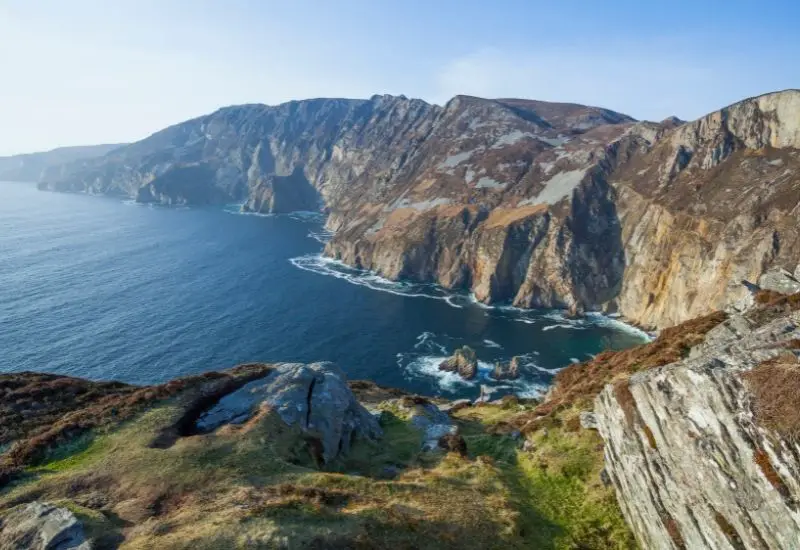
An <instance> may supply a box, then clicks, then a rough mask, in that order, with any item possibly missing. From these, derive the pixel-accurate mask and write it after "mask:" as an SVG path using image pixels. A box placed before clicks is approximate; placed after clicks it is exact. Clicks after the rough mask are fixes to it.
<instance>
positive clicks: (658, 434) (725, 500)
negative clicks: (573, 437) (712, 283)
mask: <svg viewBox="0 0 800 550" xmlns="http://www.w3.org/2000/svg"><path fill="white" fill-rule="evenodd" d="M799 325H800V313H798V312H794V313H791V314H789V315H786V316H783V317H780V318H779V319H777V320H773V321H771V322H769V323H767V324H765V325H763V326H760V327H753V326H752V321H749V320H748V319H746V318H744V317H734V318H732V319H731V320H729V321H728V322H726V323H725V324H723V325H719V326H718V327H717V328H715V329H713V330H712V331H711V332H710V333H709V334H708V336H707V338H706V343H705V344H703V345H701V346H699V347H698V348H696V349H695V350H694V353H693V354H692V357H691V358H687V359H685V360H683V361H680V362H678V363H674V364H671V365H668V366H665V367H661V368H657V369H653V370H650V371H644V372H640V373H637V374H634V375H633V376H632V377H631V378H630V381H629V382H628V381H621V382H617V383H616V384H614V385H611V386H607V387H606V389H605V390H604V391H603V392H602V394H601V395H600V396H599V397H598V398H597V400H596V413H597V423H598V428H599V430H600V433H601V435H602V437H603V439H604V441H605V460H606V467H607V472H608V474H609V476H610V478H611V480H612V482H613V484H614V486H615V488H616V491H617V495H618V500H619V503H620V506H621V507H622V510H623V513H624V515H625V517H626V518H627V521H628V523H629V525H630V526H631V528H632V529H633V531H634V533H635V535H636V537H637V538H638V539H639V541H640V543H641V544H642V545H643V547H644V548H659V549H661V548H665V549H667V548H668V549H682V548H689V549H693V548H710V549H720V550H722V549H726V550H727V549H730V548H734V549H737V550H738V549H744V548H756V549H786V550H790V549H795V548H799V547H800V511H798V501H800V446H798V444H797V441H796V440H794V439H791V438H787V437H783V436H782V435H781V434H779V433H777V432H776V431H774V430H771V429H769V428H768V427H765V426H763V425H760V424H759V422H758V418H757V417H756V415H754V408H755V406H754V396H753V393H752V392H751V391H750V390H752V388H748V384H747V382H746V377H747V373H748V372H753V371H754V369H757V368H759V366H760V365H764V364H765V362H767V363H766V364H770V363H769V362H770V361H772V362H774V361H776V358H777V360H784V359H781V358H785V361H786V362H787V363H788V366H787V368H790V369H797V374H798V375H800V365H797V363H796V361H797V360H796V358H795V357H794V356H793V355H794V353H796V352H795V351H794V350H795V348H796V343H797V342H798V338H800V328H798V326H799ZM794 365H796V366H794ZM792 372H794V370H792ZM786 391H787V392H789V394H790V395H786V394H785V395H784V397H783V399H793V400H794V402H795V407H796V404H797V401H798V398H797V392H796V391H794V390H792V389H791V388H786ZM792 392H793V393H792ZM768 405H769V406H776V405H780V403H776V402H773V403H769V404H768Z"/></svg>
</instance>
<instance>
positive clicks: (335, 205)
mask: <svg viewBox="0 0 800 550" xmlns="http://www.w3.org/2000/svg"><path fill="white" fill-rule="evenodd" d="M798 155H800V92H798V91H797V90H786V91H783V92H776V93H772V94H765V95H763V96H759V97H756V98H750V99H746V100H743V101H741V102H739V103H736V104H734V105H731V106H729V107H726V108H724V109H721V110H719V111H716V112H714V113H711V114H709V115H707V116H705V117H702V118H700V119H698V120H696V121H694V122H689V123H684V122H683V121H682V120H680V119H678V118H676V117H670V118H667V119H665V120H664V121H662V122H660V123H654V122H637V121H636V120H634V119H633V118H631V117H629V116H627V115H624V114H621V113H618V112H615V111H611V110H609V109H604V108H598V107H590V106H584V105H577V104H570V103H550V102H543V101H534V100H525V99H497V100H492V99H483V98H479V97H472V96H456V97H454V98H453V99H451V100H450V101H449V102H447V104H446V105H444V106H441V107H440V106H437V105H431V104H428V103H426V102H424V101H422V100H419V99H408V98H406V97H404V96H389V95H383V96H378V95H376V96H373V97H371V98H369V99H312V100H304V101H292V102H288V103H284V104H281V105H277V106H266V105H242V106H233V107H226V108H223V109H220V110H218V111H216V112H214V113H212V114H209V115H206V116H203V117H199V118H196V119H192V120H189V121H186V122H183V123H181V124H177V125H175V126H171V127H169V128H166V129H164V130H161V131H160V132H157V133H156V134H153V135H152V136H150V137H148V138H146V139H144V140H142V141H139V142H136V143H133V144H130V145H127V146H124V147H121V148H119V149H116V150H113V151H111V152H110V153H108V154H107V155H105V156H103V157H101V158H94V159H85V160H81V161H77V162H74V163H72V164H70V165H64V166H62V167H61V168H60V169H59V170H58V171H57V172H50V173H48V175H47V176H46V177H45V178H44V179H43V182H42V183H41V184H40V187H41V188H43V189H50V190H56V191H69V192H84V193H92V194H111V195H118V196H125V197H132V198H135V199H136V200H138V201H140V202H149V203H159V204H167V205H170V204H215V203H230V202H241V203H242V204H243V209H245V210H251V211H259V212H287V211H292V210H309V209H317V208H320V207H321V208H323V209H324V210H325V212H326V213H327V214H328V221H327V226H328V228H329V229H331V230H333V231H334V232H335V235H334V237H333V239H332V240H331V241H330V242H329V243H328V245H327V246H326V250H325V253H326V254H327V255H329V256H331V257H334V258H336V259H339V260H341V261H343V262H345V263H347V264H350V265H353V266H356V267H359V268H364V269H368V270H371V271H374V272H376V273H378V274H380V275H382V276H384V277H387V278H390V279H410V280H415V281H422V282H435V283H438V284H440V285H442V286H444V287H446V288H449V289H454V290H464V291H468V292H471V293H473V294H474V295H475V297H476V298H477V299H478V300H480V301H482V302H485V303H511V304H513V305H515V306H518V307H547V308H550V307H555V308H568V309H571V310H573V311H577V312H580V311H591V310H601V311H605V312H617V313H621V314H623V315H624V316H626V317H627V318H628V319H631V320H633V321H637V322H639V323H641V324H643V325H646V326H652V327H663V326H669V325H673V324H676V323H679V322H682V321H684V320H687V319H690V318H693V317H696V316H698V315H702V314H703V313H707V312H709V311H712V310H713V309H720V308H731V307H734V308H735V307H739V306H740V305H741V304H743V303H744V302H746V301H747V300H748V299H749V295H748V293H747V291H746V290H745V289H744V287H743V286H742V285H741V281H742V280H748V281H757V280H758V278H759V277H760V276H761V275H762V274H763V273H765V272H766V271H767V270H769V269H771V268H773V267H781V268H784V269H786V270H788V271H790V272H793V271H794V270H795V268H796V264H797V263H798V260H799V259H800V232H799V231H798V230H797V227H798V222H800V206H798V203H799V202H800V193H798V187H799V186H800V175H799V174H800V170H798V168H800V157H798Z"/></svg>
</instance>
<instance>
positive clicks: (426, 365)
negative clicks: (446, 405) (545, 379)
mask: <svg viewBox="0 0 800 550" xmlns="http://www.w3.org/2000/svg"><path fill="white" fill-rule="evenodd" d="M445 359H447V356H446V355H422V356H419V357H409V356H408V355H406V354H403V353H398V354H397V365H398V366H399V367H400V368H402V369H404V370H405V372H406V375H407V376H408V377H410V378H420V377H422V378H428V379H434V380H435V381H436V383H437V385H438V386H439V388H440V389H441V390H443V391H445V392H450V393H455V392H458V391H460V390H464V389H465V388H475V387H478V386H479V385H481V384H485V385H488V386H489V387H490V388H491V389H494V390H498V389H504V390H510V391H512V392H513V393H515V394H516V395H518V396H519V397H523V398H531V397H538V396H541V395H542V394H543V393H544V392H545V391H546V390H547V384H542V383H540V382H534V381H532V380H528V379H525V378H518V379H517V380H504V381H503V383H501V384H498V383H497V382H496V381H495V380H494V379H492V378H491V377H490V376H489V375H490V374H491V372H492V370H493V369H494V367H493V366H492V365H491V364H490V363H487V362H485V361H478V375H477V376H476V377H475V378H474V379H472V380H465V379H464V378H462V377H461V376H460V375H458V374H457V373H454V372H448V371H443V370H440V369H439V364H440V363H441V362H442V361H444V360H445Z"/></svg>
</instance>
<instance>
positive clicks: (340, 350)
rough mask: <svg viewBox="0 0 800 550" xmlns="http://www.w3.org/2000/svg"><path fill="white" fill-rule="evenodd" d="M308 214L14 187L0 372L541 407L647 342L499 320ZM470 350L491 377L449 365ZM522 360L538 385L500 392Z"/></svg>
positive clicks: (3, 266) (520, 316) (600, 330)
mask: <svg viewBox="0 0 800 550" xmlns="http://www.w3.org/2000/svg"><path fill="white" fill-rule="evenodd" d="M324 238H325V235H324V231H323V230H322V223H321V220H319V219H317V218H314V217H310V216H299V215H293V216H266V217H265V216H247V215H241V214H238V213H237V212H236V208H235V207H229V208H198V209H193V208H192V209H189V208H184V209H175V208H153V207H146V206H140V205H135V204H131V203H126V202H123V201H120V200H118V199H111V198H106V197H89V196H83V195H63V194H54V193H46V192H41V191H38V190H36V189H35V187H34V186H32V185H30V184H17V183H2V184H0V372H8V371H21V370H33V371H49V372H56V373H63V374H70V375H75V376H83V377H89V378H94V379H117V380H122V381H126V382H135V383H153V382H161V381H165V380H168V379H171V378H174V377H176V376H179V375H184V374H189V373H197V372H201V371H205V370H211V369H224V368H228V367H231V366H233V365H235V364H237V363H240V362H245V361H301V362H308V361H315V360H330V361H335V362H336V363H338V364H339V365H340V366H341V367H342V368H343V369H344V370H345V371H346V372H347V373H348V375H349V377H350V378H352V379H357V378H367V379H371V380H374V381H376V382H378V383H381V384H386V385H391V386H398V387H402V388H406V389H410V390H413V391H416V392H420V393H423V394H442V395H446V396H466V397H472V396H475V395H477V394H478V391H479V384H481V383H484V384H490V385H492V386H495V387H497V388H498V394H500V393H507V392H511V391H513V392H517V393H520V394H522V395H534V394H536V392H538V391H541V389H542V388H544V387H546V385H547V384H548V382H549V381H550V379H551V377H552V375H553V373H554V372H555V371H556V370H557V369H558V368H560V367H563V366H565V365H567V364H569V363H570V362H571V361H576V360H584V359H586V358H588V357H589V356H590V354H594V353H597V352H599V351H601V350H603V349H605V348H624V347H628V346H631V345H634V344H637V343H640V342H641V341H642V340H643V335H642V334H641V333H637V332H636V331H633V330H631V329H627V328H625V326H624V325H622V324H621V323H617V322H615V321H612V320H609V319H605V318H602V317H595V318H591V319H584V320H570V319H567V318H565V317H564V316H563V315H562V314H561V313H559V312H554V311H551V312H530V311H527V312H524V311H518V310H514V309H512V308H487V307H485V306H482V305H479V304H475V303H474V302H473V301H471V300H470V299H469V297H468V296H454V295H451V294H448V293H446V292H443V291H441V290H439V289H437V288H436V287H433V286H426V285H411V284H398V283H391V282H389V281H385V280H383V279H380V278H379V277H375V276H372V275H370V274H367V273H362V272H358V271H355V270H352V269H348V268H345V267H343V266H340V265H338V264H336V263H334V262H330V261H326V260H324V259H322V258H321V257H320V256H319V253H320V251H321V250H322V246H323V245H322V244H321V242H320V241H322V240H324ZM464 344H468V345H470V346H472V347H473V348H475V349H476V351H477V352H478V356H479V358H480V359H481V362H482V363H481V367H482V368H481V377H480V380H478V381H477V382H469V383H468V382H463V381H461V380H460V379H459V378H458V377H456V376H454V375H447V374H444V373H441V372H439V371H438V369H437V368H436V366H437V365H438V363H439V361H441V360H442V359H443V358H444V357H445V356H446V355H448V354H449V353H450V352H452V351H453V350H454V349H455V348H456V347H459V346H461V345H464ZM513 355H523V356H524V363H525V376H524V379H522V380H519V381H516V382H513V383H503V384H501V383H497V382H493V381H491V380H488V379H487V378H486V377H487V374H488V372H489V370H490V368H491V365H492V364H493V362H494V361H496V360H501V359H508V358H510V357H511V356H513Z"/></svg>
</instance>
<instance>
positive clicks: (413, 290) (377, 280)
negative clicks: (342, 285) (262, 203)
mask: <svg viewBox="0 0 800 550" xmlns="http://www.w3.org/2000/svg"><path fill="white" fill-rule="evenodd" d="M289 261H290V262H291V263H292V265H294V266H295V267H297V268H299V269H302V270H304V271H310V272H312V273H317V274H319V275H328V276H331V277H336V278H337V279H342V280H344V281H347V282H348V283H352V284H354V285H359V286H365V287H367V288H371V289H372V290H377V291H380V292H388V293H389V294H395V295H397V296H407V297H410V298H430V299H433V300H442V301H444V302H446V303H447V304H448V305H450V306H452V307H454V308H457V309H461V308H462V307H463V306H461V305H459V304H457V303H456V301H455V300H456V296H455V295H450V294H444V293H442V292H443V291H441V290H438V287H434V286H432V285H418V284H413V283H407V282H402V281H390V280H389V279H386V278H384V277H381V276H380V275H375V274H374V273H372V272H370V271H365V270H363V269H355V268H353V267H350V266H348V265H347V264H344V263H342V262H340V261H338V260H334V259H333V258H327V257H325V256H322V255H321V254H308V255H306V256H300V257H298V258H291V259H290V260H289ZM437 290H438V292H439V293H438V294H437V293H436V292H437Z"/></svg>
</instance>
